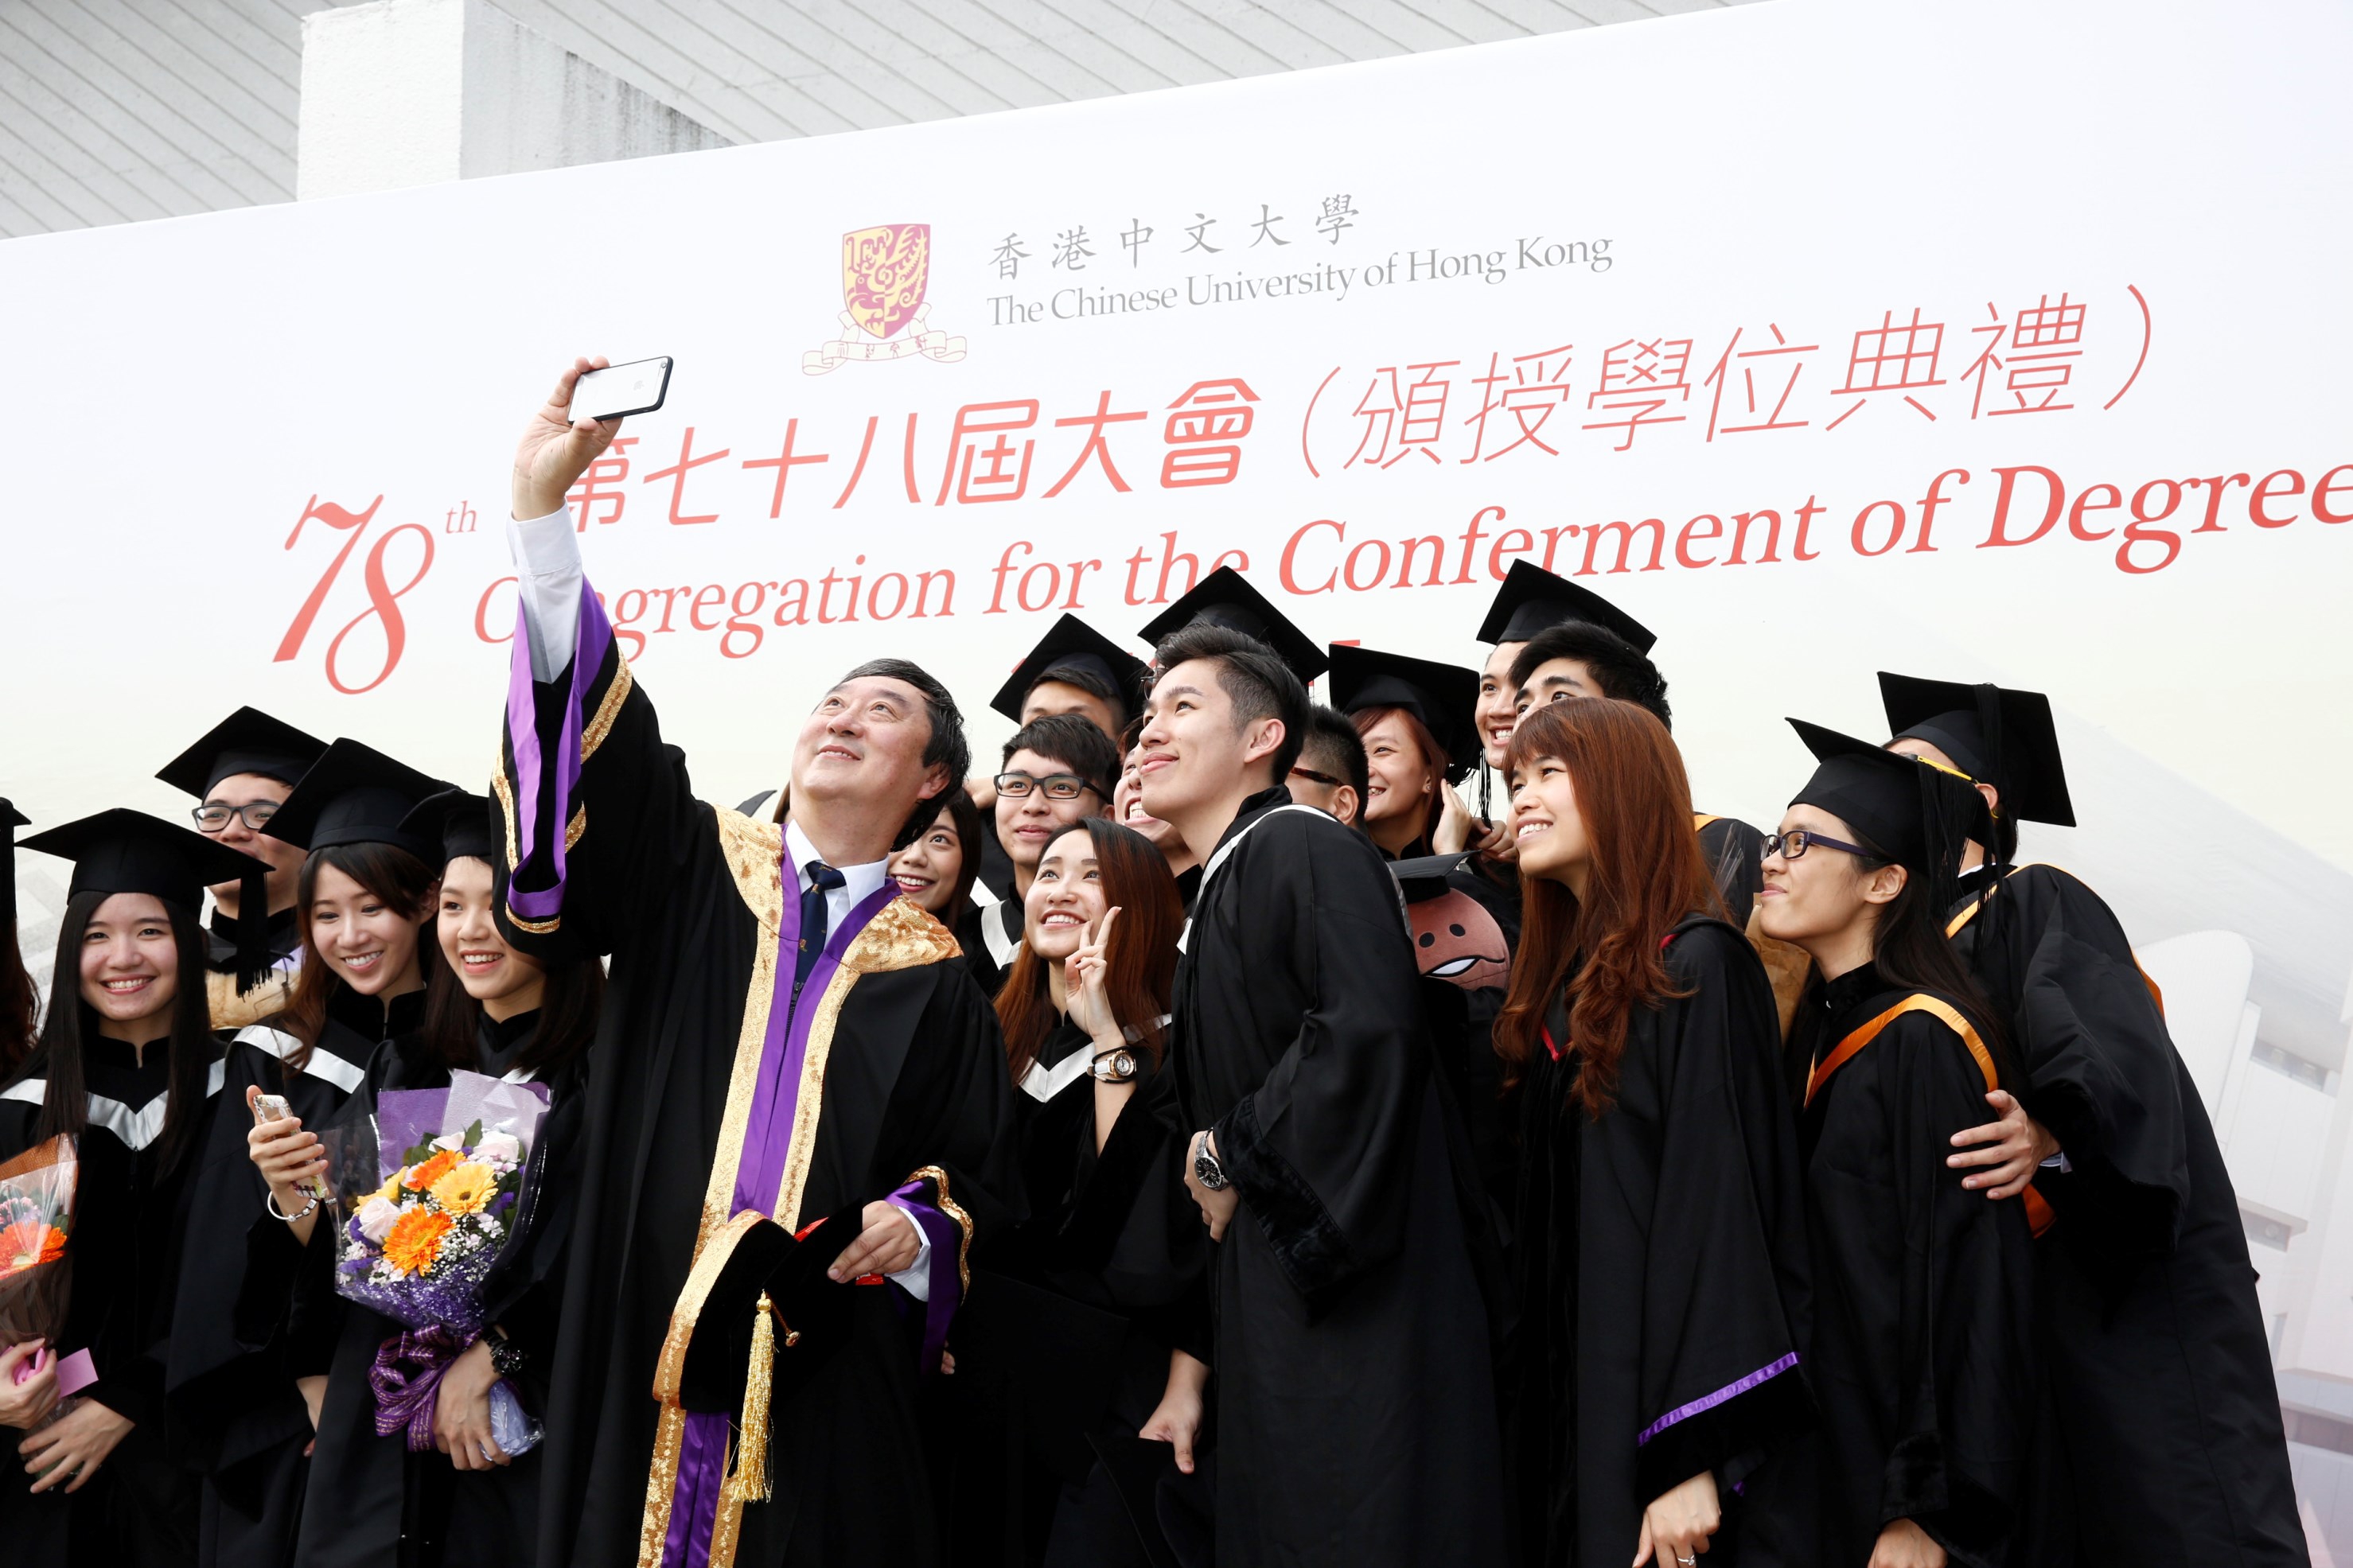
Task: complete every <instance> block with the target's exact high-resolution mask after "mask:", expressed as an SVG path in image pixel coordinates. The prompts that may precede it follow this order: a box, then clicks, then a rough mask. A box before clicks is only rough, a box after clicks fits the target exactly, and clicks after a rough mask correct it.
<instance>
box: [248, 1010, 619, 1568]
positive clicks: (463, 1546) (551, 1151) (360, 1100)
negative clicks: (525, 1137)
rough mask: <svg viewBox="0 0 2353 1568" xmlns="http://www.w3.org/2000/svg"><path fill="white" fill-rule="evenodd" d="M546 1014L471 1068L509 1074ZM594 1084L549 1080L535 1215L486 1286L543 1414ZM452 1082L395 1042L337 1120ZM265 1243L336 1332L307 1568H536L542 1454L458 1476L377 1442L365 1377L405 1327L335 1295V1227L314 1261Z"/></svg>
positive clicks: (491, 1034) (422, 1054)
mask: <svg viewBox="0 0 2353 1568" xmlns="http://www.w3.org/2000/svg"><path fill="white" fill-rule="evenodd" d="M537 1018H538V1015H537V1014H523V1015H521V1016H517V1017H514V1018H511V1019H508V1020H507V1021H506V1022H505V1023H504V1024H498V1023H492V1022H491V1021H490V1020H488V1019H485V1020H484V1021H483V1023H482V1025H481V1027H480V1032H479V1035H478V1037H477V1041H476V1050H477V1061H476V1065H475V1069H474V1070H477V1071H480V1072H484V1073H488V1074H490V1075H491V1076H493V1077H498V1076H501V1075H503V1074H504V1073H505V1072H506V1071H507V1069H508V1068H512V1066H513V1065H514V1063H515V1060H516V1058H518V1057H520V1056H521V1055H522V1052H523V1050H525V1049H526V1048H527V1047H529V1045H530V1042H531V1038H532V1035H533V1029H534V1027H535V1026H536V1023H537ZM583 1079H584V1074H583V1073H582V1072H581V1071H580V1070H579V1068H578V1067H577V1064H575V1065H574V1066H573V1067H572V1068H569V1069H565V1068H559V1069H557V1070H556V1071H555V1073H554V1077H553V1078H552V1079H551V1080H550V1085H549V1087H550V1089H552V1090H553V1099H552V1102H551V1105H550V1109H549V1111H548V1114H547V1116H546V1118H545V1119H544V1120H543V1121H542V1122H541V1123H540V1131H539V1136H538V1139H537V1141H536V1142H535V1143H534V1145H533V1152H532V1166H533V1170H532V1183H531V1184H532V1194H531V1196H530V1198H529V1203H530V1207H529V1209H528V1211H527V1212H526V1214H525V1215H524V1218H523V1220H522V1226H521V1227H520V1231H519V1233H518V1234H517V1235H516V1236H514V1237H511V1238H510V1240H509V1243H508V1245H507V1247H506V1248H505V1250H504V1251H503V1252H502V1253H501V1258H500V1261H499V1263H498V1265H497V1267H496V1268H493V1270H492V1271H491V1277H490V1278H489V1279H488V1280H487V1281H486V1282H485V1284H484V1288H483V1293H484V1302H485V1307H486V1310H487V1311H488V1314H489V1321H491V1322H493V1323H497V1324H500V1325H501V1326H502V1327H504V1328H505V1329H506V1330H507V1331H508V1333H509V1335H510V1336H511V1337H512V1338H513V1339H514V1340H515V1341H516V1342H517V1343H518V1344H520V1345H521V1346H522V1350H523V1352H524V1370H523V1374H522V1379H521V1381H522V1384H523V1387H522V1398H523V1401H524V1403H525V1405H527V1406H528V1407H530V1408H532V1409H533V1410H544V1409H545V1408H546V1405H547V1379H546V1373H545V1369H546V1367H547V1366H548V1363H549V1362H550V1360H551V1358H552V1352H553V1351H554V1335H555V1327H556V1323H557V1321H558V1315H557V1312H556V1310H555V1307H556V1302H555V1300H554V1296H555V1293H556V1292H557V1291H558V1290H560V1289H561V1283H562V1282H561V1279H557V1278H554V1277H553V1276H554V1272H555V1267H556V1265H557V1263H558V1262H559V1260H560V1259H561V1258H562V1255H563V1248H564V1245H565V1240H566V1238H567V1237H568V1234H569V1231H570V1228H571V1219H572V1202H571V1193H572V1191H573V1190H574V1188H575V1187H576V1184H577V1174H578V1172H577V1138H578V1129H579V1121H580V1110H579V1105H578V1100H579V1095H578V1089H579V1088H580V1085H581V1083H582V1081H583ZM448 1082H449V1071H448V1067H447V1066H446V1065H445V1064H444V1063H442V1062H440V1061H439V1060H438V1059H435V1058H433V1057H431V1056H430V1055H429V1054H428V1053H427V1050H426V1049H425V1048H424V1047H423V1045H422V1043H421V1041H420V1039H419V1038H418V1037H416V1036H406V1037H400V1038H396V1039H394V1040H391V1041H387V1042H386V1043H385V1046H384V1047H382V1048H381V1049H380V1050H379V1051H378V1052H377V1053H376V1056H375V1059H374V1060H373V1061H372V1062H370V1063H369V1064H368V1082H367V1083H366V1084H365V1085H364V1086H363V1087H362V1088H361V1089H360V1091H359V1092H358V1093H356V1094H354V1095H353V1097H352V1099H351V1100H350V1102H349V1103H348V1104H346V1105H345V1106H344V1107H343V1111H342V1113H341V1114H340V1115H339V1116H338V1117H337V1118H336V1120H337V1121H338V1122H340V1123H343V1124H349V1123H351V1122H353V1121H356V1120H357V1119H359V1118H362V1117H365V1116H368V1115H372V1114H373V1113H374V1111H375V1096H376V1095H377V1094H378V1093H380V1092H383V1091H385V1090H387V1089H440V1088H445V1087H447V1086H448ZM259 1239H260V1240H262V1241H264V1242H265V1243H269V1242H273V1241H274V1242H275V1244H276V1246H277V1247H279V1248H280V1252H281V1256H282V1255H284V1254H294V1256H292V1257H285V1258H283V1261H284V1263H286V1264H287V1265H289V1266H290V1267H293V1268H300V1269H301V1272H302V1276H303V1277H302V1279H301V1281H300V1283H299V1284H298V1285H296V1286H295V1289H296V1290H297V1291H298V1292H299V1293H301V1295H302V1296H304V1297H305V1298H306V1299H307V1300H308V1301H309V1303H310V1304H311V1310H312V1311H314V1312H316V1313H319V1314H320V1315H322V1316H332V1318H333V1319H334V1320H335V1321H336V1322H337V1323H338V1325H339V1326H338V1328H337V1331H336V1333H335V1336H334V1349H333V1358H332V1366H331V1369H330V1371H329V1373H328V1379H327V1394H326V1398H325V1401H324V1402H323V1405H322V1408H321V1410H320V1415H319V1441H318V1447H317V1451H316V1452H315V1454H314V1455H313V1456H312V1458H311V1467H310V1481H309V1493H308V1496H307V1499H306V1500H305V1503H304V1506H303V1510H302V1517H303V1521H304V1528H303V1530H302V1534H301V1543H300V1545H299V1547H298V1548H297V1550H296V1552H295V1555H294V1562H295V1563H296V1568H406V1565H408V1564H424V1565H432V1568H510V1565H522V1568H528V1565H529V1564H530V1563H533V1562H534V1561H537V1556H536V1546H537V1535H538V1529H539V1518H538V1503H539V1496H540V1486H539V1473H540V1462H541V1461H540V1449H538V1448H534V1449H533V1450H532V1451H531V1452H530V1453H527V1454H524V1455H522V1456H521V1457H519V1458H516V1459H515V1460H514V1461H513V1462H512V1464H509V1465H504V1466H501V1467H499V1468H494V1469H491V1470H467V1471H459V1469H458V1468H456V1467H455V1466H453V1465H451V1464H450V1463H449V1460H448V1456H446V1455H444V1454H442V1453H441V1452H440V1451H439V1450H438V1449H434V1450H428V1451H427V1452H423V1453H417V1452H412V1451H410V1449H409V1447H408V1446H407V1442H406V1437H405V1436H404V1435H402V1434H400V1433H395V1434H393V1435H392V1436H388V1437H386V1436H377V1435H376V1430H375V1394H374V1392H373V1390H372V1389H371V1388H370V1386H369V1384H368V1369H369V1367H370V1366H371V1365H372V1364H373V1363H374V1362H375V1354H376V1350H377V1347H379V1346H380V1345H382V1344H383V1343H384V1342H385V1340H387V1339H390V1338H391V1337H393V1336H394V1335H396V1334H397V1333H399V1332H400V1331H401V1326H400V1324H399V1323H398V1322H396V1321H394V1320H392V1319H390V1318H386V1317H385V1316H383V1315H382V1314H380V1313H377V1312H375V1311H372V1310H369V1309H367V1308H365V1307H362V1306H359V1305H357V1304H355V1303H353V1302H350V1301H347V1300H342V1299H341V1298H339V1297H336V1296H335V1295H334V1293H333V1291H334V1287H333V1277H332V1270H333V1267H334V1253H333V1248H332V1243H331V1237H330V1234H329V1227H328V1226H320V1227H318V1229H317V1230H315V1231H314V1232H313V1233H312V1240H311V1247H310V1248H309V1249H308V1251H307V1253H296V1252H295V1249H294V1248H293V1247H292V1246H291V1236H290V1232H287V1231H286V1229H285V1227H284V1226H282V1225H280V1226H279V1230H278V1232H277V1234H276V1236H275V1237H272V1236H271V1235H270V1233H268V1232H263V1233H261V1236H260V1237H259ZM542 1446H543V1447H544V1445H542Z"/></svg>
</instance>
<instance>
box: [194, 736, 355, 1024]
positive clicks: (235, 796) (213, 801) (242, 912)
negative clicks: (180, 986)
mask: <svg viewBox="0 0 2353 1568" xmlns="http://www.w3.org/2000/svg"><path fill="white" fill-rule="evenodd" d="M326 749H327V742H324V741H322V740H320V739H319V738H318V737H316V736H315V735H308V734H305V733H303V732H302V731H300V730H297V729H296V728H295V727H294V726H293V725H291V724H289V723H287V722H285V721H283V720H280V719H274V718H272V717H271V716H270V715H269V714H267V713H264V712H262V711H261V710H259V709H258V708H240V709H238V710H237V711H236V712H234V713H232V714H230V715H229V716H228V717H227V718H226V719H224V720H222V721H220V722H219V723H218V724H216V725H214V726H213V728H212V729H211V730H210V731H208V732H206V734H205V735H203V736H202V737H201V738H199V739H198V740H197V741H196V742H195V744H193V745H191V746H190V747H189V748H188V749H187V750H186V751H185V752H181V753H180V754H179V755H178V756H176V757H174V758H173V759H172V761H170V762H169V763H165V764H164V767H163V768H162V769H161V770H160V771H159V772H158V773H156V774H155V776H156V777H157V778H159V779H161V780H163V781H164V783H165V784H170V785H171V786H172V787H173V788H174V789H176V790H180V791H182V792H183V793H185V794H186V795H192V796H194V797H195V801H196V803H197V804H196V805H195V807H194V808H193V809H192V810H191V812H190V814H189V815H190V816H192V817H193V818H194V819H195V826H196V830H197V831H198V832H200V833H202V834H204V835H205V836H206V837H208V838H211V839H213V840H215V841H216V843H218V844H219V845H220V846H221V847H223V848H225V849H234V850H236V851H237V852H238V853H239V854H241V855H250V856H252V857H254V858H256V859H258V860H260V861H263V862H264V863H266V864H267V865H268V866H269V877H268V878H267V879H266V880H265V882H264V884H263V889H262V897H261V900H260V902H261V903H262V904H265V905H267V908H257V909H248V908H247V907H246V900H245V897H244V889H243V887H242V886H241V885H240V884H238V883H236V882H226V883H223V884H222V885H221V886H219V887H217V888H213V889H207V890H208V891H209V892H210V893H211V894H212V896H213V913H212V920H211V921H210V924H209V927H208V932H207V934H208V935H209V937H210V941H209V942H208V943H207V944H206V954H205V970H206V994H207V999H208V1000H209V1002H210V1003H211V1005H212V1016H213V1027H215V1028H216V1029H227V1028H237V1027H241V1026H244V1025H247V1024H252V1023H258V1022H259V1021H260V1020H261V1019H262V1018H264V1017H266V1016H269V1014H271V1013H274V1012H276V1011H277V1010H278V1009H279V1008H280V1007H281V1006H283V1005H285V1002H286V996H287V993H288V991H289V989H290V987H291V985H292V984H293V980H294V973H295V971H296V970H297V969H299V968H301V952H302V937H301V932H300V931H296V930H295V928H294V889H295V883H296V882H297V881H298V880H299V879H301V875H302V851H301V850H300V849H297V848H296V847H294V846H292V845H291V844H287V843H283V842H281V841H280V840H278V839H275V838H272V837H269V835H268V834H267V833H265V832H263V831H262V829H264V828H265V827H267V826H269V819H270V818H271V817H272V816H275V815H277V812H278V808H279V807H280V806H281V805H285V804H286V796H287V795H288V794H290V792H291V791H292V790H293V788H294V786H295V785H296V784H300V783H301V782H302V775H303V773H306V772H308V771H309V769H310V766H311V763H315V762H317V761H318V760H319V755H320V753H321V752H324V751H325V750H326ZM240 952H253V953H255V954H256V955H257V957H258V959H259V960H260V961H262V967H265V968H266V971H267V973H256V972H255V971H254V970H253V969H250V968H248V972H247V973H245V974H242V975H241V974H240V973H238V972H239V969H240V967H243V965H241V964H240V961H239V958H238V954H239V953H240ZM246 962H247V963H248V964H250V963H254V960H251V959H248V961H246Z"/></svg>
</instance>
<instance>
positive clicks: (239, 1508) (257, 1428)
mask: <svg viewBox="0 0 2353 1568" xmlns="http://www.w3.org/2000/svg"><path fill="white" fill-rule="evenodd" d="M424 1012H425V993H424V991H423V990H422V989H421V988H420V989H418V990H416V991H411V992H409V993H407V994H405V995H402V996H396V997H394V998H393V999H392V1001H391V1002H390V1004H389V1005H386V1004H383V1003H379V1002H377V1001H375V999H373V998H371V997H368V996H364V995H362V994H359V993H358V992H356V991H353V990H352V989H351V988H350V987H349V986H346V985H338V986H336V987H335V989H334V991H333V993H332V995H331V996H330V997H329V999H328V1003H327V1022H326V1026H325V1027H324V1028H322V1030H321V1031H320V1035H319V1042H318V1045H317V1047H316V1048H315V1049H314V1050H312V1051H311V1056H310V1059H309V1062H308V1064H307V1065H306V1066H305V1067H304V1068H303V1069H302V1070H301V1071H300V1072H296V1071H293V1070H291V1069H290V1068H289V1067H288V1065H287V1061H286V1058H288V1057H289V1056H290V1055H292V1054H294V1052H295V1048H296V1046H297V1042H296V1041H295V1040H294V1038H293V1037H292V1036H290V1035H289V1034H287V1033H285V1032H284V1031H283V1030H282V1029H280V1028H278V1027H277V1026H276V1021H275V1020H265V1021H264V1022H263V1023H261V1024H259V1025H257V1026H248V1027H247V1028H244V1029H240V1030H238V1031H237V1034H236V1036H235V1037H232V1038H231V1039H230V1040H229V1041H228V1042H227V1046H226V1047H225V1048H224V1051H223V1055H222V1062H221V1066H222V1087H221V1091H220V1093H218V1094H216V1095H215V1096H214V1097H213V1100H212V1107H211V1118H210V1121H209V1124H208V1125H207V1126H206V1130H205V1135H204V1142H203V1144H202V1146H201V1149H200V1152H199V1153H198V1154H197V1156H196V1167H195V1173H194V1174H193V1175H192V1176H191V1178H190V1188H191V1196H190V1204H189V1207H190V1217H189V1228H188V1246H187V1247H186V1249H185V1253H184V1254H183V1257H182V1260H181V1264H180V1279H179V1290H178V1297H177V1300H175V1302H174V1312H173V1321H172V1335H171V1346H170V1352H169V1355H168V1359H167V1362H166V1365H165V1378H164V1381H165V1387H166V1390H167V1392H168V1394H169V1395H170V1397H171V1400H172V1405H173V1409H174V1411H175V1412H176V1413H177V1414H178V1415H179V1416H180V1418H181V1419H182V1420H183V1421H184V1422H185V1423H186V1425H187V1426H188V1428H189V1429H190V1431H191V1432H192V1433H194V1434H195V1452H196V1455H197V1460H198V1463H199V1464H200V1466H201V1467H202V1468H203V1469H204V1470H205V1472H206V1474H205V1482H204V1497H203V1526H202V1532H201V1539H200V1542H199V1548H200V1552H201V1556H202V1560H203V1562H204V1563H206V1568H283V1565H284V1564H285V1563H288V1562H290V1560H291V1559H292V1556H293V1552H294V1538H295V1534H296V1532H297V1531H298V1530H299V1529H300V1527H301V1515H302V1496H303V1490H304V1488H305V1486H306V1484H307V1479H306V1478H307V1468H308V1463H309V1461H308V1460H307V1459H306V1458H304V1455H303V1452H302V1450H303V1449H304V1448H305V1447H309V1446H310V1443H311V1436H312V1434H311V1415H310V1411H309V1409H308V1408H307V1407H306V1406H305V1405H304V1404H303V1403H302V1395H301V1392H300V1391H299V1390H297V1389H296V1387H295V1386H294V1380H295V1379H296V1378H297V1377H301V1376H306V1375H310V1374H312V1373H324V1372H325V1371H326V1370H327V1359H328V1356H329V1354H330V1353H331V1352H332V1344H333V1341H332V1321H316V1320H314V1319H313V1318H312V1317H311V1315H310V1314H309V1313H308V1312H307V1311H297V1312H293V1313H288V1312H286V1311H283V1310H278V1306H279V1304H278V1303H269V1310H262V1311H259V1312H254V1311H244V1312H241V1311H240V1310H239V1302H240V1297H241V1296H242V1295H243V1294H244V1292H245V1289H246V1274H247V1263H248V1247H249V1246H250V1243H251V1239H252V1237H254V1236H255V1235H256V1234H257V1227H259V1226H264V1225H269V1226H282V1222H280V1221H278V1220H274V1219H270V1218H269V1214H268V1209H267V1206H266V1205H267V1201H268V1198H269V1184H267V1183H266V1182H264V1181H263V1180H262V1179H261V1173H260V1172H259V1171H257V1170H255V1169H254V1166H253V1161H252V1159H251V1158H250V1157H249V1155H248V1152H247V1146H246V1141H245V1135H246V1133H247V1132H248V1131H249V1130H250V1129H251V1128H252V1126H253V1116H252V1113H251V1112H250V1111H249V1110H247V1109H246V1103H245V1091H246V1089H247V1088H248V1086H252V1087H259V1089H261V1090H262V1091H263V1092H264V1093H266V1094H282V1095H284V1096H285V1097H286V1101H287V1108H288V1110H290V1111H291V1112H292V1113H293V1114H294V1115H296V1116H298V1117H300V1118H301V1121H302V1125H303V1126H305V1127H307V1128H311V1129H314V1130H315V1129H319V1128H323V1127H325V1126H327V1125H328V1124H329V1123H330V1122H331V1121H333V1120H334V1117H335V1113H336V1112H337V1111H338V1110H341V1109H342V1107H343V1101H344V1100H346V1099H348V1098H349V1097H350V1095H351V1093H352V1091H353V1089H357V1088H358V1087H359V1086H360V1085H361V1084H362V1083H363V1082H364V1080H365V1076H366V1069H367V1064H368V1062H369V1061H370V1059H371V1058H374V1057H375V1053H376V1049H377V1047H379V1046H380V1045H381V1044H382V1043H383V1042H384V1041H385V1040H386V1039H388V1038H395V1037H400V1036H403V1035H406V1034H408V1033H410V1032H411V1031H413V1030H415V1029H416V1028H417V1026H418V1025H419V1024H420V1023H421V1022H422V1020H423V1017H424Z"/></svg>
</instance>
